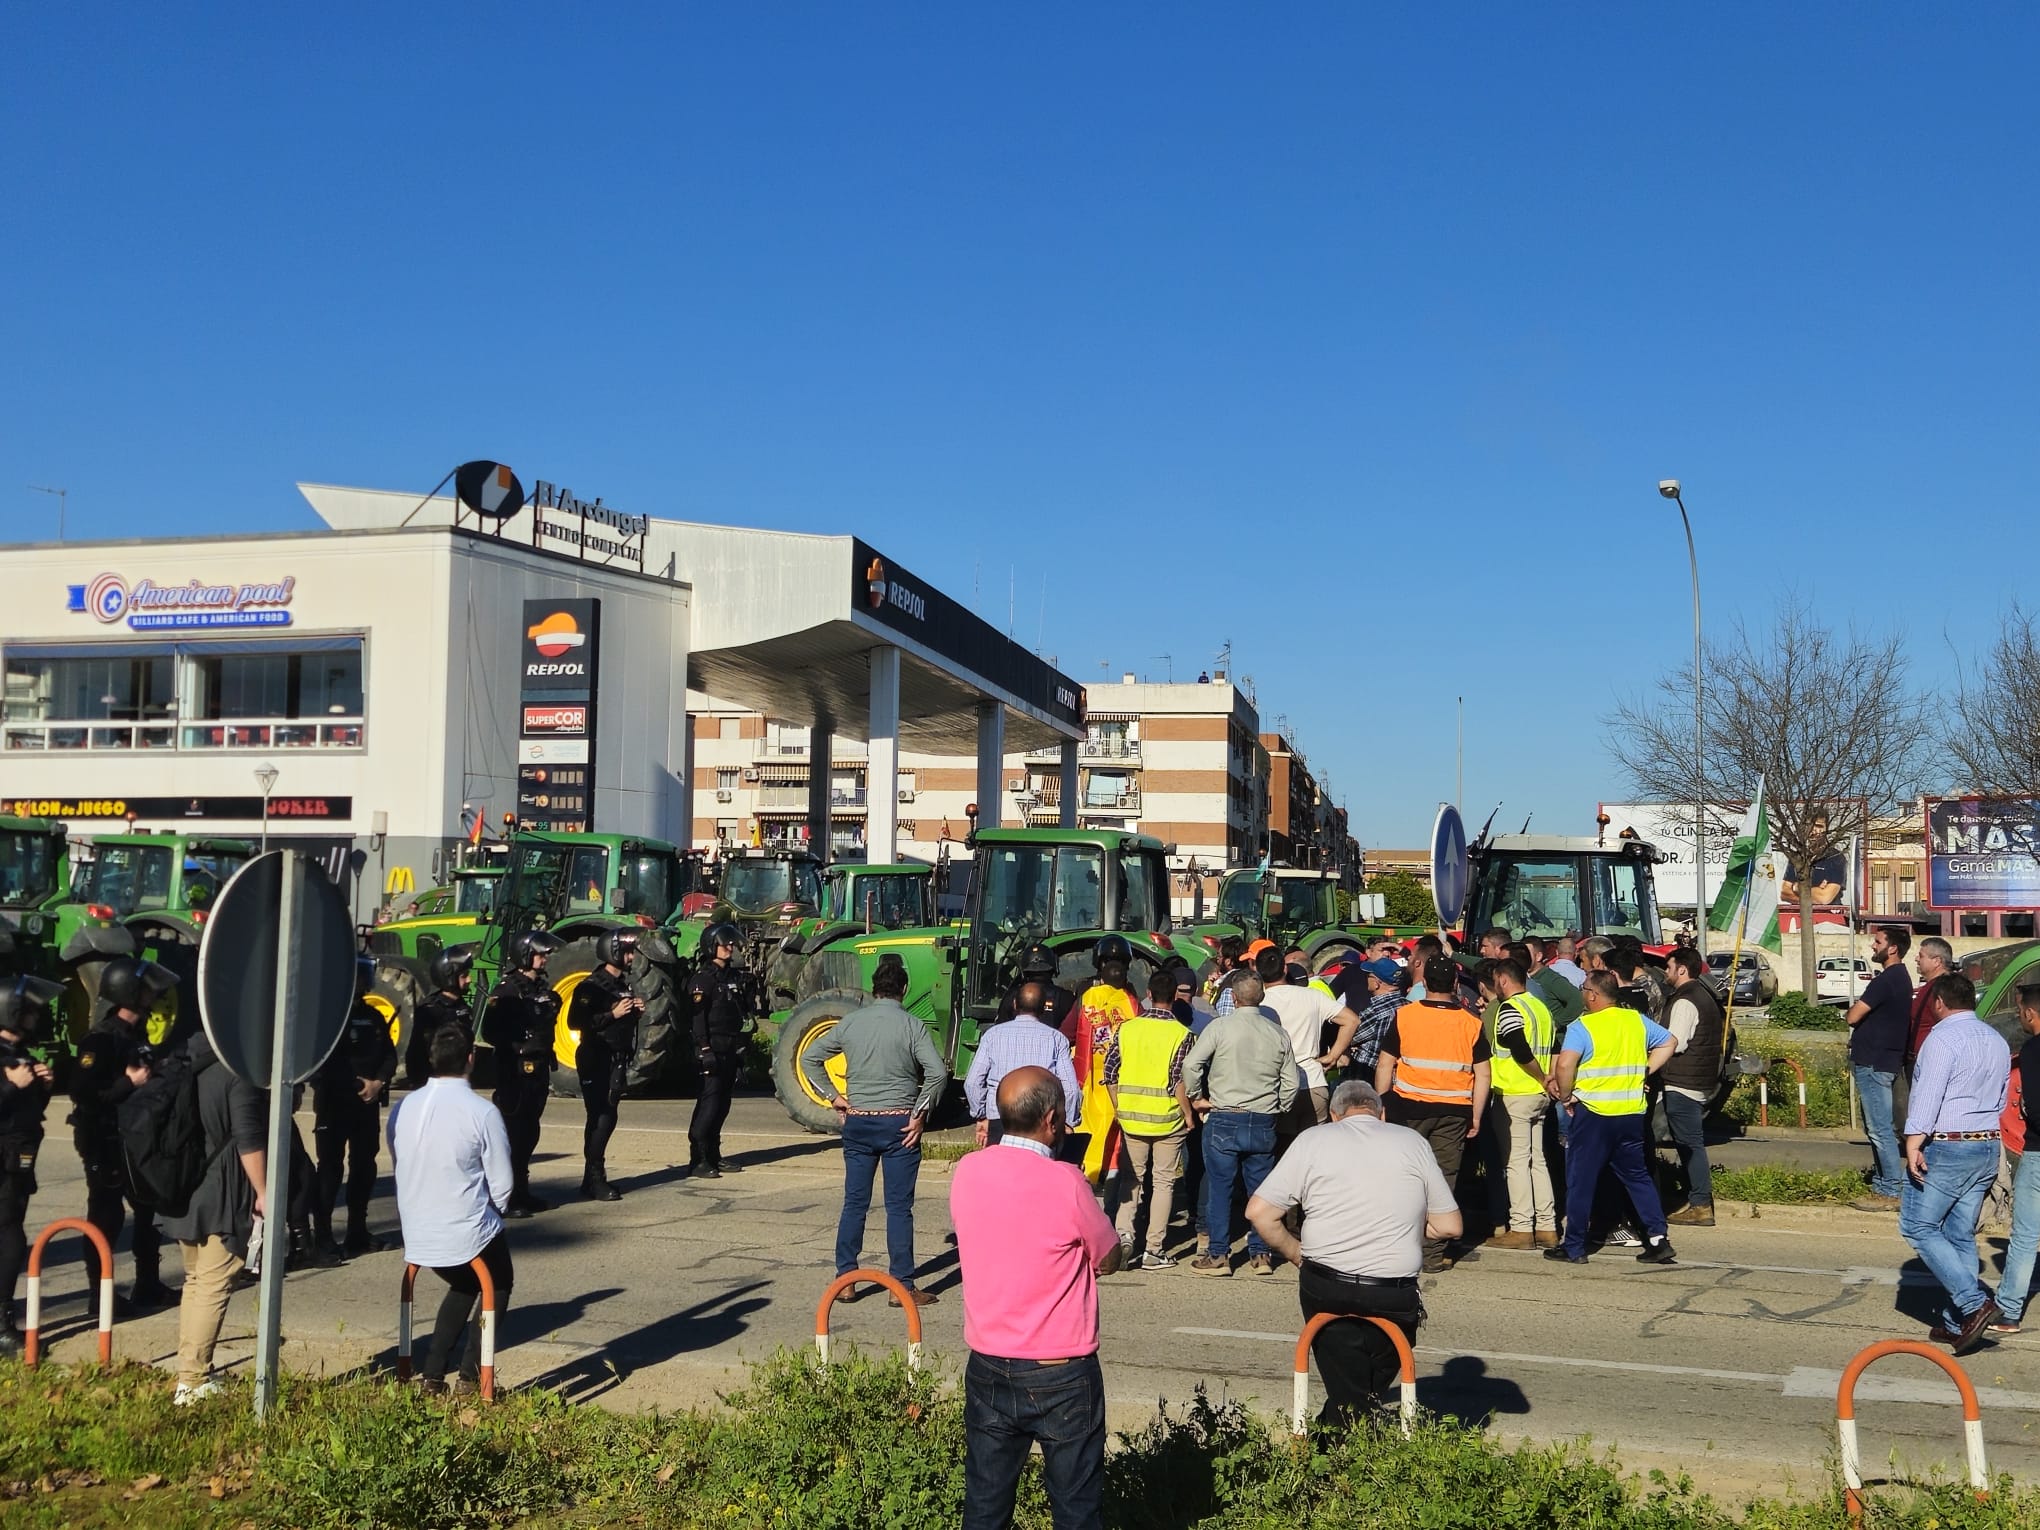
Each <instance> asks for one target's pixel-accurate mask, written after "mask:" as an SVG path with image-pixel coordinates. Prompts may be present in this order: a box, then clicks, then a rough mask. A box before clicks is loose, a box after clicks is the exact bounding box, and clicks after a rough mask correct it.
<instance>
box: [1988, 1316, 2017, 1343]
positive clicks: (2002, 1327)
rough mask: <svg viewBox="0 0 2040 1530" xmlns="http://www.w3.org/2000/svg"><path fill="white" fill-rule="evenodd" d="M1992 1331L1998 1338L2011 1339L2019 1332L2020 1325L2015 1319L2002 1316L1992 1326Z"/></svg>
mask: <svg viewBox="0 0 2040 1530" xmlns="http://www.w3.org/2000/svg"><path fill="white" fill-rule="evenodd" d="M1990 1331H1991V1334H1992V1335H1993V1336H1994V1337H1996V1338H2000V1339H2009V1338H2010V1337H2011V1336H2012V1335H2013V1334H2015V1333H2017V1332H2018V1331H2019V1325H2018V1323H2017V1322H2016V1321H2014V1320H2013V1319H2010V1318H2006V1317H2002V1316H2000V1317H1999V1318H1998V1320H1997V1321H1996V1322H1994V1323H1992V1324H1991V1325H1990Z"/></svg>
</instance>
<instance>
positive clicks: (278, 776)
mask: <svg viewBox="0 0 2040 1530" xmlns="http://www.w3.org/2000/svg"><path fill="white" fill-rule="evenodd" d="M448 482H449V483H450V484H451V485H452V487H453V489H454V492H452V493H446V492H442V491H443V489H444V488H445V487H446V485H442V490H435V491H434V492H433V493H432V494H430V495H427V496H426V497H424V498H423V499H420V497H419V496H418V495H417V494H416V493H415V492H405V491H401V490H386V489H371V488H345V487H337V486H332V485H323V484H300V485H299V486H298V489H299V492H300V493H301V494H302V495H303V496H304V499H305V501H306V502H307V503H308V504H309V505H310V506H311V508H312V510H313V511H314V512H315V513H316V514H317V516H318V517H319V519H320V520H322V521H323V522H324V523H325V529H323V530H314V531H278V532H275V533H270V534H254V535H232V536H219V537H163V538H134V539H123V540H116V541H97V542H43V543H19V544H13V545H9V546H7V547H6V548H5V550H4V556H0V671H4V676H5V688H4V705H0V811H4V812H12V813H19V814H27V815H32V816H38V817H47V818H59V819H62V820H64V821H65V822H66V823H67V824H69V826H70V828H71V830H72V832H73V834H74V835H75V836H79V837H90V836H93V835H97V834H105V833H113V832H120V831H127V830H131V829H134V830H139V829H146V830H152V831H155V832H159V833H162V832H169V833H190V834H193V835H203V836H208V837H222V836H228V837H232V836H238V837H243V838H246V839H248V840H250V841H259V840H261V839H264V838H266V839H267V841H268V843H269V844H270V845H271V846H275V845H278V844H283V843H290V844H295V845H298V846H300V847H301V848H305V849H307V850H311V851H314V852H315V853H318V854H320V855H321V856H322V857H323V858H324V859H325V860H326V861H327V863H328V864H329V866H331V867H332V869H334V870H335V871H336V872H339V871H341V870H343V869H351V871H352V873H353V875H352V878H351V881H352V884H353V886H354V888H355V894H354V896H355V905H356V907H355V912H356V915H357V917H365V916H366V915H367V914H368V912H369V911H370V910H372V909H373V907H374V906H375V904H376V903H377V902H378V901H379V899H380V898H381V896H382V894H383V891H384V889H385V888H388V887H391V886H395V887H398V888H403V887H406V886H416V887H419V888H423V887H427V886H430V885H432V883H433V881H435V880H437V879H438V878H439V876H440V874H441V872H442V871H443V869H444V868H445V867H446V865H447V864H448V862H449V859H450V856H451V853H452V851H453V849H454V847H455V846H456V845H458V844H459V843H460V842H461V841H463V840H467V839H470V838H472V837H473V835H474V833H475V828H476V821H477V819H480V820H481V821H482V824H483V828H484V831H485V833H486V834H488V835H490V836H499V835H500V834H501V833H502V832H503V830H504V829H505V827H506V826H508V825H509V824H517V825H523V826H527V827H532V828H550V829H596V830H600V831H603V832H612V833H622V834H642V835H646V836H649V837H653V838H658V839H663V840H668V841H671V842H673V843H676V844H682V845H684V844H686V843H688V842H689V839H690V835H691V830H692V824H693V820H694V804H693V801H692V796H693V786H692V780H693V774H694V772H693V769H692V760H691V750H692V739H693V728H692V727H691V725H690V706H692V707H695V708H704V707H706V705H707V703H708V700H709V698H711V697H712V698H716V699H718V700H720V701H722V702H723V703H725V704H729V703H735V704H736V705H738V706H741V707H743V708H746V709H749V710H751V711H756V712H760V713H764V714H766V715H769V716H771V717H774V718H778V719H782V720H784V721H786V722H789V723H795V724H801V725H805V726H806V727H808V728H809V729H810V730H811V734H812V740H813V743H812V747H813V749H814V750H815V752H816V754H817V755H818V756H819V757H821V758H824V759H826V758H827V755H826V754H824V753H823V752H822V751H823V750H825V749H826V747H827V743H828V741H829V740H831V739H833V738H835V737H838V736H841V737H845V738H850V739H857V740H862V741H864V742H865V745H866V749H867V767H866V768H867V773H868V779H869V782H870V793H869V800H870V807H869V816H868V822H867V828H866V840H867V846H868V849H867V854H868V857H869V859H871V860H873V861H885V860H892V859H894V858H895V857H896V853H897V839H898V820H897V807H896V801H897V793H896V791H895V790H894V789H893V787H894V785H895V783H896V782H897V779H898V769H899V753H900V751H901V749H902V748H906V749H918V750H926V751H930V752H941V753H946V754H952V755H955V754H963V755H969V754H972V753H973V752H974V753H975V757H976V760H977V768H978V779H979V782H980V786H979V790H978V793H977V800H978V802H979V803H980V804H982V805H983V812H984V815H985V816H984V818H983V820H982V821H983V822H984V823H985V824H986V825H987V826H990V825H991V824H994V823H996V821H997V816H998V813H999V803H1000V801H1001V799H1002V797H1003V795H1004V793H1003V792H1002V790H1001V783H1000V780H999V775H1000V769H1001V764H1002V761H1003V760H1004V757H1005V755H1006V753H1007V752H1008V751H1009V750H1016V749H1026V750H1039V749H1047V748H1052V747H1057V746H1059V747H1060V751H1061V771H1062V778H1063V793H1062V803H1063V813H1064V814H1065V818H1066V821H1067V822H1072V823H1073V822H1074V813H1075V811H1076V804H1077V791H1076V772H1077V740H1078V738H1079V737H1080V736H1081V734H1082V731H1083V717H1084V697H1083V692H1082V690H1081V688H1080V687H1079V686H1078V685H1077V684H1076V682H1075V681H1073V680H1071V679H1070V678H1069V677H1068V676H1066V675H1063V674H1061V673H1060V672H1058V671H1057V670H1056V669H1054V668H1053V667H1052V666H1050V665H1048V664H1046V663H1044V662H1043V661H1042V660H1041V659H1040V658H1038V657H1037V656H1035V655H1034V654H1032V653H1030V652H1028V651H1027V650H1025V649H1023V648H1021V647H1019V646H1018V645H1017V644H1015V643H1013V642H1012V641H1011V640H1009V639H1008V638H1006V637H1005V636H1004V635H1003V634H1002V633H1000V632H998V631H997V630H996V629H995V628H993V627H992V626H991V625H990V624H988V623H986V622H985V621H983V620H981V619H980V618H979V617H977V616H976V615H975V614H974V613H972V612H971V611H969V610H968V609H967V608H966V607H964V606H963V605H962V604H961V603H959V602H958V601H956V600H954V599H952V598H951V597H950V596H948V595H946V594H944V593H943V592H942V591H941V590H939V589H936V588H935V587H934V586H933V585H931V584H930V583H928V582H927V581H926V580H924V579H922V578H920V577H919V576H917V575H916V574H914V573H913V572H912V571H911V569H910V568H909V567H908V566H907V565H906V564H905V563H904V562H902V561H900V560H898V559H896V558H895V557H894V556H893V553H892V551H891V550H888V549H881V548H879V547H876V546H874V545H872V544H871V543H868V542H866V541H864V540H863V539H861V538H859V537H857V536H854V535H842V536H823V535H811V534H805V533H794V532H779V531H768V530H758V529H753V528H745V527H733V526H717V525H708V524H703V523H698V522H687V521H676V520H667V519H661V518H658V517H656V516H653V515H650V514H646V513H641V512H637V511H629V512H626V511H621V510H618V509H616V508H615V507H613V506H610V505H607V504H605V503H604V502H603V501H602V500H600V499H599V498H598V499H594V500H584V499H582V498H580V497H579V496H577V495H575V494H574V493H573V492H572V491H570V490H567V489H563V488H560V487H557V486H555V485H554V484H552V483H549V482H544V481H539V482H536V483H534V485H533V487H532V488H531V489H530V490H529V491H527V490H526V489H525V487H524V485H523V483H522V482H521V481H520V480H519V479H518V478H517V476H516V475H515V474H514V473H512V472H511V471H510V470H509V468H507V467H505V466H503V465H501V464H496V463H471V464H467V465H466V466H465V467H464V468H463V469H461V470H459V471H458V473H457V474H449V475H448ZM810 796H811V800H810V804H809V825H810V833H811V835H812V838H813V842H815V843H818V844H826V843H828V824H829V814H830V804H829V799H828V773H827V772H826V771H816V772H814V773H813V776H812V783H811V786H810Z"/></svg>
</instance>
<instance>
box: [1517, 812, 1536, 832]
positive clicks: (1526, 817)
mask: <svg viewBox="0 0 2040 1530" xmlns="http://www.w3.org/2000/svg"><path fill="white" fill-rule="evenodd" d="M1536 816H1537V815H1536V814H1535V813H1525V814H1524V815H1523V827H1522V828H1520V829H1518V830H1517V831H1516V832H1517V833H1518V834H1528V833H1529V832H1530V820H1531V819H1533V818H1535V817H1536Z"/></svg>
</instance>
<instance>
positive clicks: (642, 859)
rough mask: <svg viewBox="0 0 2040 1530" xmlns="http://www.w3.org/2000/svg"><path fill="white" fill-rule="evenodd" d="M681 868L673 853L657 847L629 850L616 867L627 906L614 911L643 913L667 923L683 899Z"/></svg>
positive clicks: (655, 921)
mask: <svg viewBox="0 0 2040 1530" xmlns="http://www.w3.org/2000/svg"><path fill="white" fill-rule="evenodd" d="M679 882H680V878H679V869H678V867H677V866H676V865H675V864H674V858H673V857H672V856H670V855H662V854H660V853H659V852H658V851H655V850H627V851H625V852H624V856H623V864H622V865H621V866H619V867H617V870H616V885H617V887H618V889H619V890H620V891H621V892H622V893H623V906H622V907H621V908H620V909H617V910H613V912H617V913H624V914H643V915H644V916H645V917H646V918H648V919H650V920H652V921H653V922H654V923H664V922H665V918H666V916H667V915H668V914H670V913H672V912H673V905H674V904H676V903H678V902H679V901H680V888H679Z"/></svg>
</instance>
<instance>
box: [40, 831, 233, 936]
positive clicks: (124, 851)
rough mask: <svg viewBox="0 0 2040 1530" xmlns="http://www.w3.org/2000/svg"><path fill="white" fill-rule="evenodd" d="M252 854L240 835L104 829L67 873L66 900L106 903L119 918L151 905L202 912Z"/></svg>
mask: <svg viewBox="0 0 2040 1530" xmlns="http://www.w3.org/2000/svg"><path fill="white" fill-rule="evenodd" d="M254 854H255V847H254V846H253V845H251V844H249V843H248V842H247V841H246V840H244V839H189V838H186V837H185V836H183V835H179V834H109V835H103V836H101V837H100V838H99V839H96V840H94V841H93V843H92V847H91V856H90V859H88V860H86V861H85V862H84V863H83V864H81V865H80V866H79V867H78V869H77V872H76V874H75V875H74V876H73V877H72V879H71V892H70V897H69V900H68V901H69V902H71V903H79V904H88V905H97V906H99V907H102V908H108V909H111V910H112V911H113V914H114V916H115V917H117V918H121V919H125V918H127V917H129V916H130V915H133V914H139V913H145V912H149V911H151V910H156V909H166V910H171V911H175V912H180V913H181V912H195V913H203V912H204V911H205V910H206V909H207V908H209V907H210V906H211V904H212V901H213V899H214V898H215V897H217V896H218V895H219V890H220V888H222V887H223V886H225V885H226V882H227V879H228V878H229V877H231V876H232V875H233V874H234V873H235V872H237V871H239V870H240V869H241V867H242V866H243V865H245V864H246V863H247V862H248V861H249V860H250V859H251V858H252V857H253V856H254Z"/></svg>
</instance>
